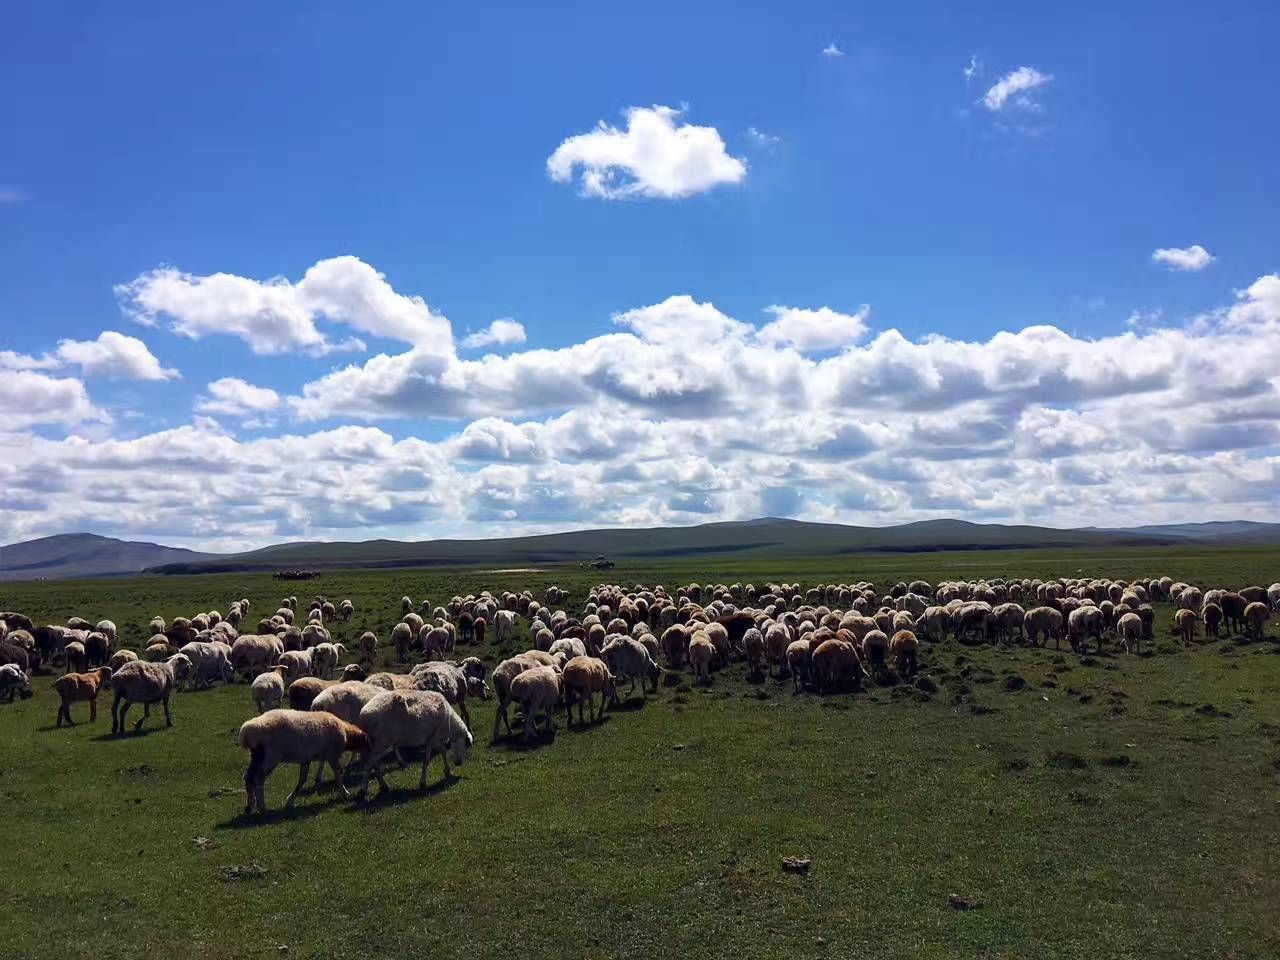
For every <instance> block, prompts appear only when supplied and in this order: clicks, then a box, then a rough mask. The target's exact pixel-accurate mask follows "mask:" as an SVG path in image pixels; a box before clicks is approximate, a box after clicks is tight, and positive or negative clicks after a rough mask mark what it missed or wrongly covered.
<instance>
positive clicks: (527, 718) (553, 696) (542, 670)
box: [511, 667, 564, 740]
mask: <svg viewBox="0 0 1280 960" xmlns="http://www.w3.org/2000/svg"><path fill="white" fill-rule="evenodd" d="M563 692H564V686H563V680H562V678H561V675H560V672H559V671H558V670H556V669H555V668H554V667H534V668H533V669H532V670H526V671H524V672H523V673H521V674H520V675H519V676H517V677H516V678H515V679H514V680H512V681H511V699H512V700H513V701H515V702H516V703H518V704H520V712H521V713H522V714H524V738H525V740H532V739H533V736H534V733H535V732H536V731H537V723H538V715H539V714H541V715H542V716H543V718H544V719H545V720H546V724H545V730H546V732H548V733H554V732H555V729H556V718H555V710H556V704H557V703H559V702H560V696H561V694H562V693H563Z"/></svg>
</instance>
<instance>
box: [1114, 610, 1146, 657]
mask: <svg viewBox="0 0 1280 960" xmlns="http://www.w3.org/2000/svg"><path fill="white" fill-rule="evenodd" d="M1142 633H1143V628H1142V618H1141V617H1140V616H1138V615H1137V614H1136V613H1126V614H1124V615H1123V616H1122V617H1121V618H1120V619H1119V620H1117V621H1116V635H1117V636H1118V637H1119V638H1120V642H1121V643H1122V644H1123V645H1124V648H1125V649H1126V650H1128V651H1129V652H1130V653H1140V652H1141V651H1142Z"/></svg>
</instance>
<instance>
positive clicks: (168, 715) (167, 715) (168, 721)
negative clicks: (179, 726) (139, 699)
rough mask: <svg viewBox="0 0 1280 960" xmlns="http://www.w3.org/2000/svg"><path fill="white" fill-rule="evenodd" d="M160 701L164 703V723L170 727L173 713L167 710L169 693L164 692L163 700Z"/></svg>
mask: <svg viewBox="0 0 1280 960" xmlns="http://www.w3.org/2000/svg"><path fill="white" fill-rule="evenodd" d="M161 702H162V703H163V704H164V725H165V726H166V727H172V726H173V714H172V713H170V712H169V695H168V694H165V697H164V700H163V701H161Z"/></svg>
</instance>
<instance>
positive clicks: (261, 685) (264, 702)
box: [249, 666, 285, 713]
mask: <svg viewBox="0 0 1280 960" xmlns="http://www.w3.org/2000/svg"><path fill="white" fill-rule="evenodd" d="M284 673H285V668H284V667H279V666H277V667H272V668H271V669H270V670H267V671H266V672H265V673H260V674H258V675H257V676H256V677H254V678H253V685H252V686H251V687H250V688H249V693H250V696H252V697H253V705H254V706H255V707H256V708H257V710H258V713H266V712H267V711H268V710H274V709H276V708H277V707H278V706H280V703H281V701H282V700H284V691H285V686H284Z"/></svg>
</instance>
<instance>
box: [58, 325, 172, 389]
mask: <svg viewBox="0 0 1280 960" xmlns="http://www.w3.org/2000/svg"><path fill="white" fill-rule="evenodd" d="M55 356H56V358H57V359H58V361H60V362H61V363H62V364H64V365H71V366H78V367H79V368H80V371H81V373H83V374H84V375H85V376H86V377H107V378H109V379H112V380H174V379H177V378H178V377H179V376H180V374H179V373H178V371H177V370H173V369H167V368H164V367H161V366H160V361H159V360H157V359H156V357H155V355H154V354H153V353H152V352H151V351H150V350H149V349H147V345H146V344H145V343H143V342H142V341H141V340H139V339H138V338H137V337H130V336H126V335H125V334H123V333H117V332H116V331H114V330H104V331H102V333H100V334H98V339H97V340H60V341H58V349H57V351H56V353H55Z"/></svg>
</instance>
